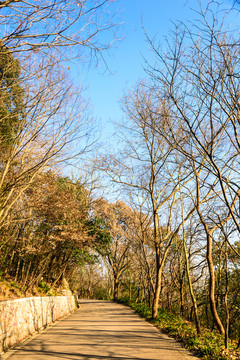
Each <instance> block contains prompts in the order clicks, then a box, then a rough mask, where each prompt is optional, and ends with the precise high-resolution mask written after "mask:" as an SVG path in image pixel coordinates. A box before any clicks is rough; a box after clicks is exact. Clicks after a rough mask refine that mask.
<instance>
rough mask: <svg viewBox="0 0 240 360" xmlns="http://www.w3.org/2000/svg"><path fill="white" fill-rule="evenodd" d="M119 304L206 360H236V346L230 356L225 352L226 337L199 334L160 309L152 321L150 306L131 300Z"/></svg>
mask: <svg viewBox="0 0 240 360" xmlns="http://www.w3.org/2000/svg"><path fill="white" fill-rule="evenodd" d="M118 302H119V303H121V304H124V305H127V306H130V307H131V308H132V309H134V310H135V311H136V313H137V314H139V315H140V316H142V317H144V318H145V319H147V320H149V321H151V322H152V323H154V324H155V325H157V326H158V327H159V328H160V329H161V330H162V331H164V332H166V333H168V334H169V335H171V336H173V337H174V338H175V339H177V340H179V341H181V342H183V344H184V345H185V346H186V347H187V348H188V349H189V350H191V351H193V352H195V353H196V354H197V355H198V356H200V357H201V358H202V359H204V360H230V359H234V358H235V359H236V358H239V357H235V350H234V348H233V347H234V346H232V348H231V347H230V349H229V354H227V353H226V352H225V350H224V337H223V336H222V335H219V334H218V333H215V332H212V331H210V330H207V329H202V333H201V334H200V335H198V334H197V331H196V330H195V328H194V326H193V324H191V323H190V322H187V321H186V320H183V319H182V318H181V317H180V316H179V315H175V314H173V313H171V312H169V311H167V310H165V309H159V311H158V315H157V318H156V319H155V320H152V318H151V317H152V316H151V314H152V311H151V308H150V307H149V306H148V305H145V304H140V303H135V302H134V301H131V300H130V299H129V298H121V299H119V300H118Z"/></svg>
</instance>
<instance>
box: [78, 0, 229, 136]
mask: <svg viewBox="0 0 240 360" xmlns="http://www.w3.org/2000/svg"><path fill="white" fill-rule="evenodd" d="M204 2H206V1H203V3H204ZM231 2H232V1H231V0H225V3H226V6H227V7H228V6H229V5H230V4H231ZM198 3H199V2H198V0H119V1H118V6H119V7H120V9H121V12H120V13H119V17H118V18H119V21H122V22H124V25H123V28H122V29H121V35H122V36H124V38H123V39H122V40H121V41H120V42H119V43H118V46H117V48H114V49H112V51H111V52H110V55H106V54H105V60H106V62H107V64H108V66H109V68H110V70H111V74H110V73H109V72H106V71H104V70H105V67H104V66H103V65H100V66H98V67H96V68H91V69H90V70H89V71H88V72H84V75H83V73H81V69H80V68H79V74H80V73H81V74H82V75H79V76H80V78H81V80H82V79H83V82H84V84H83V85H84V86H87V87H88V88H87V90H86V93H85V96H87V97H88V98H89V100H90V102H91V104H92V106H93V116H94V117H95V118H96V119H98V120H99V121H100V122H101V126H102V133H103V139H107V138H110V136H109V135H110V134H111V132H112V131H113V127H112V125H111V123H110V122H111V121H117V120H118V119H120V118H121V117H122V116H123V115H122V113H121V109H120V105H119V102H120V99H121V98H122V96H123V95H124V92H126V91H127V90H128V89H130V88H131V87H132V86H134V85H135V84H136V83H137V82H138V80H140V79H143V78H145V77H146V75H145V73H144V70H143V65H144V61H143V56H147V57H149V56H150V55H149V54H150V52H149V46H148V44H147V42H146V39H145V35H144V31H143V29H142V24H143V25H144V28H145V30H146V32H147V33H148V34H149V36H150V37H153V36H154V35H156V36H157V38H158V40H159V41H160V42H161V41H163V42H164V36H168V34H169V31H170V29H171V27H172V26H173V25H172V22H175V21H177V20H181V21H187V20H193V19H194V17H195V16H196V15H195V14H194V12H193V11H192V10H191V9H192V8H193V9H197V8H198ZM116 20H117V18H116Z"/></svg>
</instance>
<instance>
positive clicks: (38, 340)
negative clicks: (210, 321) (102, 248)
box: [2, 300, 197, 360]
mask: <svg viewBox="0 0 240 360" xmlns="http://www.w3.org/2000/svg"><path fill="white" fill-rule="evenodd" d="M5 359H9V360H55V359H58V360H61V359H62V360H66V359H67V360H111V359H113V360H142V359H144V360H154V359H155V360H197V358H196V357H194V356H193V355H191V354H189V353H188V352H187V351H186V350H185V349H183V348H182V347H181V345H180V344H178V343H177V342H176V341H175V340H174V339H172V338H169V337H168V336H166V335H165V334H162V333H160V331H159V330H157V329H156V328H155V327H154V326H153V325H151V324H149V323H148V322H146V321H145V320H144V319H142V318H140V317H139V316H138V315H135V314H134V312H133V311H132V310H131V309H129V308H127V307H125V306H123V305H119V304H115V303H112V302H104V301H98V300H83V301H81V308H80V309H79V310H78V311H77V312H75V313H74V314H72V315H70V316H68V317H67V318H65V319H64V320H62V321H59V322H58V323H57V324H55V325H54V326H51V327H50V328H48V329H47V330H45V331H44V332H42V333H40V334H38V335H37V336H35V337H34V338H33V339H32V340H31V341H29V342H27V343H26V344H25V345H24V346H22V347H20V346H19V347H18V350H17V351H12V350H10V351H8V353H6V354H5V355H3V357H2V360H5Z"/></svg>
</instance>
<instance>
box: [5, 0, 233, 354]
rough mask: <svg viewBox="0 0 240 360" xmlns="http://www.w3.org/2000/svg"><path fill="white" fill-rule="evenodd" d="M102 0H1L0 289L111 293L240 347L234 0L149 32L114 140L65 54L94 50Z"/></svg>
mask: <svg viewBox="0 0 240 360" xmlns="http://www.w3.org/2000/svg"><path fill="white" fill-rule="evenodd" d="M112 3H113V2H112V1H110V0H105V1H91V0H85V1H79V2H78V6H76V2H75V1H73V0H70V1H68V2H66V1H64V0H59V1H56V0H44V1H43V2H42V3H41V5H39V3H38V2H35V1H32V2H25V1H14V0H6V1H1V2H0V12H1V18H0V22H1V27H0V29H1V30H0V31H1V42H0V86H1V92H0V299H1V300H3V299H6V298H15V297H21V296H31V295H38V296H39V295H41V296H46V295H57V294H61V293H62V291H63V290H66V289H67V290H68V289H70V290H71V291H72V293H74V294H76V295H78V296H79V297H87V298H97V299H105V300H110V299H112V300H114V301H121V302H123V303H125V304H128V305H131V306H132V307H133V308H135V309H136V310H137V311H139V312H140V313H142V315H143V316H145V317H148V318H149V319H151V321H153V322H160V324H162V325H160V326H162V327H164V326H165V328H166V330H168V331H169V332H170V333H171V332H172V334H175V333H176V334H175V335H176V336H178V337H180V333H182V334H183V333H184V331H183V329H184V326H185V328H187V330H186V333H184V334H185V335H184V336H185V341H186V343H187V339H186V338H188V346H189V348H191V349H193V350H198V351H199V354H200V355H201V356H202V357H203V358H204V356H205V359H230V358H236V359H237V358H239V357H238V356H240V355H239V350H238V349H239V347H240V275H239V268H240V181H239V179H240V177H239V172H240V138H239V136H240V82H239V77H240V75H239V74H240V32H239V26H238V23H237V21H236V19H238V17H237V16H239V11H240V10H239V7H237V6H236V4H235V5H233V6H231V8H230V9H227V10H226V6H225V4H222V3H218V2H216V1H208V2H207V5H206V6H205V7H201V6H199V9H197V10H196V13H197V16H198V19H199V20H198V21H195V22H193V23H189V24H183V23H181V22H179V23H176V24H175V25H174V28H173V30H172V32H171V33H170V36H169V37H168V38H167V39H166V40H165V43H164V44H162V42H161V43H160V39H157V38H153V39H152V38H150V37H149V36H148V35H147V34H145V36H146V40H147V41H148V44H149V48H150V53H151V56H152V60H147V61H146V64H145V78H144V80H141V81H139V82H138V83H137V84H136V85H135V87H134V88H132V89H129V90H127V91H126V94H125V96H124V97H123V98H122V100H121V106H122V111H123V114H124V117H123V120H122V122H119V124H116V127H117V135H116V137H117V140H116V142H117V141H118V144H120V145H116V151H114V149H113V150H112V152H110V151H108V150H106V149H104V148H102V147H100V146H99V145H98V141H97V140H96V138H95V127H94V126H95V124H94V120H93V119H92V118H91V115H90V110H89V107H88V103H87V102H86V101H85V100H84V97H83V91H82V89H81V88H79V87H77V86H76V84H74V81H73V79H72V78H71V74H70V72H69V63H68V61H69V60H70V58H72V59H80V61H82V60H81V59H82V58H83V57H85V58H87V59H88V60H87V62H89V63H90V62H91V61H92V62H94V61H99V59H100V60H101V59H102V56H103V55H102V54H103V53H104V51H105V50H107V49H108V48H109V47H110V46H111V43H112V39H113V38H114V37H115V36H116V35H115V30H116V29H117V27H118V25H117V24H116V23H115V22H114V18H112V16H110V15H109V14H111V6H112ZM223 5H224V6H223ZM223 8H224V11H223ZM106 9H108V12H107V11H106ZM109 9H110V10H109ZM105 31H108V32H109V33H110V34H111V37H112V38H111V39H110V40H109V39H108V40H109V42H106V43H103V42H102V41H101V33H102V32H105ZM66 49H67V54H68V55H66ZM67 56H69V57H68V58H67ZM77 167H78V168H80V169H81V172H80V173H79V172H74V171H72V169H74V168H77ZM103 188H104V191H102V189H103ZM106 190H107V191H106ZM106 194H107V196H106ZM170 318H171V319H174V321H177V323H178V325H176V326H177V328H176V327H175V328H174V326H173V325H171V324H170V320H169V319H170ZM176 319H177V320H176ZM168 320H169V322H168ZM163 323H164V324H163ZM179 324H180V325H179ZM174 332H175V333H174ZM202 334H203V335H202ZM204 334H207V335H206V337H207V338H208V339H210V340H209V342H208V343H205V345H204V346H205V347H204V346H203V345H202V344H200V340H199V339H201V336H202V339H203V336H204ZM210 334H211V335H210ZM189 339H190V340H189ZM204 341H205V340H204ZM202 342H203V340H202ZM200 345H201V346H202V347H201V346H200ZM199 349H200V350H199ZM229 356H230V357H229Z"/></svg>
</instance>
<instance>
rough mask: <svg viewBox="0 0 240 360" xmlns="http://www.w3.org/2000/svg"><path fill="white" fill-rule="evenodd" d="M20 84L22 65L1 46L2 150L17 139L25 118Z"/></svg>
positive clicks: (0, 105)
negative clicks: (17, 133)
mask: <svg viewBox="0 0 240 360" xmlns="http://www.w3.org/2000/svg"><path fill="white" fill-rule="evenodd" d="M19 82H20V63H19V61H18V60H17V59H15V58H14V57H13V55H12V54H11V53H10V51H8V49H7V48H6V47H5V46H2V45H1V46H0V88H1V95H0V148H1V150H2V151H6V149H7V147H8V146H9V145H11V143H12V142H13V140H14V139H15V136H16V132H17V130H18V128H19V121H20V119H21V117H22V116H23V112H24V107H23V99H24V96H23V95H24V91H23V89H22V87H21V86H20V84H19Z"/></svg>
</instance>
